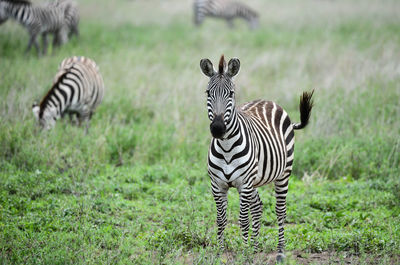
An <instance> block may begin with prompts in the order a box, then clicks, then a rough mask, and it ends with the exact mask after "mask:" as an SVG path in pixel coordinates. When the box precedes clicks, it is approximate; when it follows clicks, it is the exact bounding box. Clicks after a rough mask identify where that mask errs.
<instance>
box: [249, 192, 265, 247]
mask: <svg viewBox="0 0 400 265" xmlns="http://www.w3.org/2000/svg"><path fill="white" fill-rule="evenodd" d="M252 201H253V202H252V204H251V206H250V212H251V220H252V223H253V224H252V225H253V226H252V227H253V233H252V235H251V243H252V245H253V246H254V249H255V251H257V250H258V241H257V237H258V233H259V231H260V226H261V222H260V220H261V216H262V213H263V204H262V201H261V199H260V196H259V195H258V192H257V190H256V189H254V191H253V198H252Z"/></svg>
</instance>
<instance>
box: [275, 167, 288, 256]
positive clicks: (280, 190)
mask: <svg viewBox="0 0 400 265" xmlns="http://www.w3.org/2000/svg"><path fill="white" fill-rule="evenodd" d="M289 176H290V172H285V174H284V176H283V178H282V179H279V180H276V181H275V197H276V205H275V211H276V216H277V219H278V226H279V230H278V254H277V256H276V261H277V262H283V261H284V258H285V254H284V251H285V235H284V232H285V228H284V224H285V219H286V195H287V191H288V186H289Z"/></svg>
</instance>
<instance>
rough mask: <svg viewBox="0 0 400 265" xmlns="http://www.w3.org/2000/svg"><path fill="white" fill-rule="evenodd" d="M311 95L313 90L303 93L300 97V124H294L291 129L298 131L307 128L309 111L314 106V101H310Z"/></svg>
mask: <svg viewBox="0 0 400 265" xmlns="http://www.w3.org/2000/svg"><path fill="white" fill-rule="evenodd" d="M313 94H314V90H312V91H311V92H303V95H301V96H300V105H299V109H300V123H294V124H293V129H295V130H300V129H303V128H304V127H306V126H307V124H308V121H309V119H310V115H311V109H312V107H313V105H314V101H313V100H312V96H313Z"/></svg>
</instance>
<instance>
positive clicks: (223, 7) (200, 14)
mask: <svg viewBox="0 0 400 265" xmlns="http://www.w3.org/2000/svg"><path fill="white" fill-rule="evenodd" d="M206 16H209V17H216V18H223V19H225V20H226V21H227V22H228V25H229V26H230V27H233V20H234V19H235V18H243V19H245V20H246V21H247V22H248V23H249V26H250V28H251V29H255V28H257V27H258V14H257V12H256V11H254V10H252V9H251V8H250V7H248V6H246V5H245V4H243V3H240V2H236V1H231V0H195V1H194V23H195V24H196V25H200V24H201V23H203V20H204V19H205V17H206Z"/></svg>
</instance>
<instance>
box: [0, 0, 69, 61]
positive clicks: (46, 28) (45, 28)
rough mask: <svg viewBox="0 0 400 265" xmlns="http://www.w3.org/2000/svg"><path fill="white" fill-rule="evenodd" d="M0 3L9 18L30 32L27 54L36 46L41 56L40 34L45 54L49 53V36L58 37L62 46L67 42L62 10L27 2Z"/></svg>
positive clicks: (6, 1) (15, 0)
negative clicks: (38, 38)
mask: <svg viewBox="0 0 400 265" xmlns="http://www.w3.org/2000/svg"><path fill="white" fill-rule="evenodd" d="M0 3H1V5H2V7H3V9H4V13H5V14H6V16H7V17H8V18H13V19H15V20H16V21H18V22H19V23H20V24H22V25H23V26H24V27H25V28H26V29H27V30H28V33H29V36H30V38H29V43H28V47H27V49H26V52H29V51H30V49H31V47H32V45H34V46H35V48H36V50H37V51H38V53H39V54H40V49H39V44H38V41H37V36H38V35H40V34H41V35H42V39H43V54H46V53H47V34H49V33H51V34H54V35H55V36H57V38H58V39H59V40H60V43H61V44H63V43H65V42H66V40H67V34H66V28H65V23H64V13H63V11H62V10H61V9H60V8H49V7H48V6H36V5H33V4H32V3H31V2H29V1H27V0H0Z"/></svg>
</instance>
